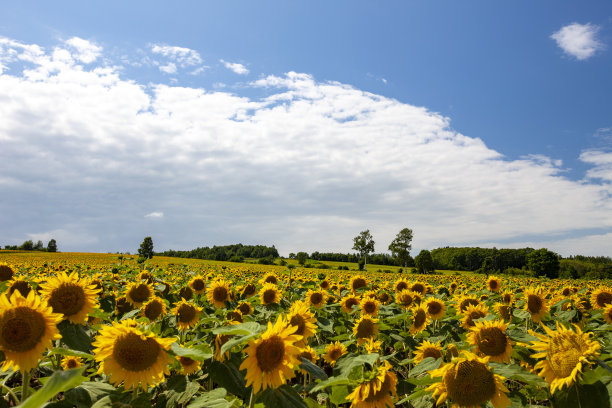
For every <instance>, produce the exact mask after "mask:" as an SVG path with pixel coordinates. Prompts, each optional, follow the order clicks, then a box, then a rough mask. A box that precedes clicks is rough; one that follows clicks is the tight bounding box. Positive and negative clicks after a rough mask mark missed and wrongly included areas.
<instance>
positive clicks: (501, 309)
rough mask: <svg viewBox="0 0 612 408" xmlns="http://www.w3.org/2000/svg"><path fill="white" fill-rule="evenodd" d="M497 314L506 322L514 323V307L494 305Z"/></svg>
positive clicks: (501, 304) (500, 304)
mask: <svg viewBox="0 0 612 408" xmlns="http://www.w3.org/2000/svg"><path fill="white" fill-rule="evenodd" d="M493 309H494V310H495V312H496V313H497V314H498V315H499V317H501V318H502V319H503V320H505V321H506V322H508V323H509V322H511V321H512V307H510V306H509V305H505V304H503V303H496V304H494V305H493Z"/></svg>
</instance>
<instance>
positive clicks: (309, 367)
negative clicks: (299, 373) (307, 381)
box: [300, 357, 328, 380]
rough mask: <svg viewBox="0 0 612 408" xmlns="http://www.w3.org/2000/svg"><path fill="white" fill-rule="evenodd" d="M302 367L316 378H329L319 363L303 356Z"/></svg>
mask: <svg viewBox="0 0 612 408" xmlns="http://www.w3.org/2000/svg"><path fill="white" fill-rule="evenodd" d="M300 368H301V369H302V370H304V371H307V372H309V373H310V374H311V375H312V376H313V377H314V378H319V379H321V380H327V378H328V377H327V374H325V371H323V370H322V369H321V367H319V366H318V365H315V364H313V363H312V362H311V361H309V360H307V359H305V358H303V357H302V363H301V364H300Z"/></svg>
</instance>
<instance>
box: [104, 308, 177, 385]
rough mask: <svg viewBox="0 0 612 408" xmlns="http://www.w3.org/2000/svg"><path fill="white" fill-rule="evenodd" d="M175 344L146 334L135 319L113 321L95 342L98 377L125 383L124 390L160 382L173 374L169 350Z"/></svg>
mask: <svg viewBox="0 0 612 408" xmlns="http://www.w3.org/2000/svg"><path fill="white" fill-rule="evenodd" d="M174 341H175V339H165V338H160V337H157V336H155V335H154V334H147V333H145V332H143V331H142V330H141V329H140V328H138V323H137V322H136V320H134V319H126V320H123V321H121V322H120V323H117V322H113V323H112V326H104V327H102V329H100V331H99V332H98V335H97V336H96V340H95V341H94V342H93V346H94V347H95V348H94V358H95V360H96V361H98V362H99V363H100V368H99V369H98V374H102V373H104V374H106V375H107V376H109V382H110V383H111V384H114V385H119V384H120V383H121V382H123V385H124V387H125V389H132V388H135V387H138V385H139V384H141V385H142V386H143V388H145V389H146V387H147V386H149V385H155V384H157V383H160V382H162V381H163V380H164V376H165V375H167V374H169V373H170V371H169V369H168V365H169V364H170V363H171V362H172V359H171V358H170V356H168V354H167V353H166V350H168V349H169V348H170V345H171V344H172V343H174Z"/></svg>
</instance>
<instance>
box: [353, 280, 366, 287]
mask: <svg viewBox="0 0 612 408" xmlns="http://www.w3.org/2000/svg"><path fill="white" fill-rule="evenodd" d="M365 286H366V281H365V279H363V278H355V280H353V290H357V289H359V288H363V287H365Z"/></svg>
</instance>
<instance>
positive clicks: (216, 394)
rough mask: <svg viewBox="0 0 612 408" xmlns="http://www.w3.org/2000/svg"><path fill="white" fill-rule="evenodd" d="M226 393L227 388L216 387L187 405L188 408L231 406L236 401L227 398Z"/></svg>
mask: <svg viewBox="0 0 612 408" xmlns="http://www.w3.org/2000/svg"><path fill="white" fill-rule="evenodd" d="M226 395H227V391H225V388H216V389H214V390H212V391H209V392H205V393H204V394H202V395H200V396H199V397H197V398H196V399H194V400H193V401H192V402H191V404H189V405H187V408H229V407H231V406H233V405H234V403H233V401H228V400H226V399H225V396H226Z"/></svg>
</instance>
